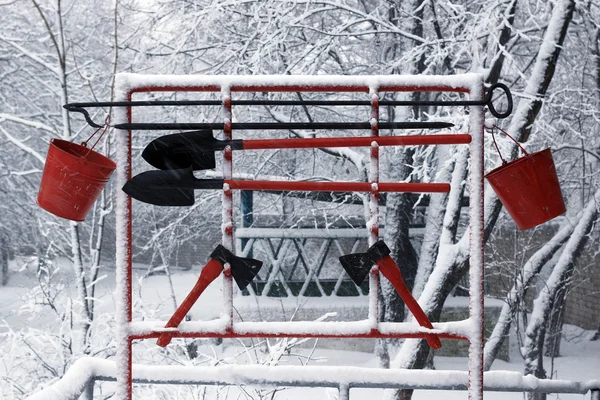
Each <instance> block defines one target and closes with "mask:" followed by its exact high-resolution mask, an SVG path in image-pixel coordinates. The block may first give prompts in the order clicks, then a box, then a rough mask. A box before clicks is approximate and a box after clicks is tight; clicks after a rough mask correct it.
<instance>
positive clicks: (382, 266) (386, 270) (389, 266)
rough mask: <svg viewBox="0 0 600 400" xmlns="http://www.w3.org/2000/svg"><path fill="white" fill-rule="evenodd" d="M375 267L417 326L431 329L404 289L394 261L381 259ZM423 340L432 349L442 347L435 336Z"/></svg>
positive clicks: (411, 297)
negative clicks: (398, 296) (406, 308)
mask: <svg viewBox="0 0 600 400" xmlns="http://www.w3.org/2000/svg"><path fill="white" fill-rule="evenodd" d="M377 266H378V267H379V271H381V273H382V274H383V276H385V277H386V278H387V280H388V281H390V283H391V284H392V285H393V286H394V288H395V289H396V291H397V292H398V294H399V295H400V297H401V298H402V300H403V301H404V303H405V304H406V306H407V307H408V309H409V310H410V312H411V313H412V314H413V315H414V316H415V318H416V319H417V322H418V323H419V325H421V326H422V327H425V328H429V329H433V325H431V322H430V321H429V318H427V315H425V313H424V312H423V309H422V308H421V306H420V305H419V303H418V302H417V300H415V298H414V297H413V295H412V294H411V293H410V290H408V288H407V287H406V284H405V283H404V279H402V274H400V268H398V265H396V263H395V262H394V260H392V258H391V257H390V256H386V257H383V258H381V259H380V260H379V261H378V262H377ZM425 340H427V344H429V346H430V347H431V348H432V349H439V348H440V347H442V342H440V338H439V337H438V336H437V335H433V334H428V335H426V336H425Z"/></svg>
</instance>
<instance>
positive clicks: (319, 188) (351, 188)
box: [161, 171, 450, 193]
mask: <svg viewBox="0 0 600 400" xmlns="http://www.w3.org/2000/svg"><path fill="white" fill-rule="evenodd" d="M161 172H162V171H161ZM215 181H216V180H215ZM206 182H207V181H203V180H200V179H198V180H197V184H196V185H195V188H196V189H209V188H210V189H212V187H207V183H206ZM223 182H224V183H227V184H228V185H229V187H230V188H231V189H234V190H286V191H287V190H289V191H308V192H370V191H372V190H373V184H372V183H370V182H312V181H259V180H256V181H251V180H232V179H225V180H224V181H223ZM211 183H213V182H211ZM377 190H378V191H379V192H380V193H381V192H419V193H448V192H449V191H450V184H448V183H418V182H417V183H413V182H409V183H396V182H380V183H378V184H377Z"/></svg>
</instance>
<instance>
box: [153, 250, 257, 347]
mask: <svg viewBox="0 0 600 400" xmlns="http://www.w3.org/2000/svg"><path fill="white" fill-rule="evenodd" d="M210 258H211V260H210V261H209V262H208V263H207V264H206V265H205V266H204V268H202V272H200V276H199V277H198V281H197V282H196V284H195V285H194V287H193V288H192V290H191V291H190V293H189V294H188V295H187V297H186V298H185V300H183V302H182V303H181V304H180V305H179V307H177V310H175V312H174V313H173V315H172V316H171V319H169V321H168V322H167V324H166V325H165V328H176V327H178V326H179V324H180V323H181V321H182V320H183V318H184V317H185V315H186V314H187V313H188V312H189V311H190V309H191V308H192V306H193V305H194V303H195V302H196V300H198V297H200V295H201V294H202V292H204V290H205V289H206V288H207V287H208V285H210V283H211V282H212V281H214V280H215V279H217V277H218V276H219V275H220V274H221V271H223V268H224V266H225V263H229V265H230V267H231V275H232V276H233V279H234V280H235V282H236V283H237V285H238V287H239V288H240V290H241V289H244V288H245V287H246V286H248V284H250V282H252V280H253V279H254V277H255V276H256V274H258V271H260V268H261V267H262V264H263V263H262V261H259V260H255V259H253V258H242V257H237V256H235V255H234V254H233V253H232V252H231V251H229V250H227V249H226V248H225V247H223V246H221V245H218V246H217V247H216V248H215V250H214V251H213V252H212V253H211V254H210ZM172 337H173V336H172V335H171V333H170V332H165V333H162V334H161V335H160V336H159V337H158V340H157V341H156V344H157V345H159V346H161V347H165V346H166V345H168V344H169V343H170V342H171V339H172Z"/></svg>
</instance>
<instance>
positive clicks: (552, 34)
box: [392, 0, 574, 369]
mask: <svg viewBox="0 0 600 400" xmlns="http://www.w3.org/2000/svg"><path fill="white" fill-rule="evenodd" d="M573 8H574V2H573V1H572V0H563V1H562V2H560V3H558V4H557V5H556V6H555V7H554V10H553V12H552V16H551V19H550V23H549V25H548V29H547V30H546V33H545V35H544V39H543V42H542V44H541V46H540V50H539V51H538V55H537V57H536V61H535V64H534V67H533V72H532V76H531V77H530V79H529V81H528V84H527V87H526V89H525V92H526V93H527V94H529V96H527V97H524V98H523V99H522V100H521V101H520V102H519V105H518V107H517V109H516V111H515V114H514V117H513V119H512V122H511V125H510V128H509V131H510V132H511V133H513V134H515V136H516V137H517V140H519V139H520V140H526V139H527V138H528V136H529V133H530V130H531V125H532V124H533V122H534V121H535V118H536V117H537V114H538V113H539V110H540V106H541V99H542V98H543V96H544V95H545V93H546V91H547V89H548V86H549V85H550V82H551V80H552V77H553V75H554V70H555V66H556V62H557V60H558V56H559V55H560V51H561V46H562V43H563V41H564V37H565V35H566V30H567V28H568V26H569V23H570V21H571V18H572V15H573ZM501 207H502V205H501V204H500V202H499V201H498V199H497V198H496V196H495V195H493V194H491V193H489V192H488V193H486V196H485V202H484V209H485V221H484V241H487V238H488V237H489V235H490V233H491V230H492V229H493V227H494V225H495V222H496V220H497V218H498V215H499V213H500V210H501ZM467 237H468V234H467V233H465V234H464V235H463V237H462V238H461V240H460V241H459V242H458V243H457V244H456V245H449V246H445V247H447V248H446V249H444V252H443V254H444V257H442V258H440V257H438V258H437V261H436V266H435V268H434V271H433V273H432V275H431V278H430V279H429V281H428V282H427V283H426V286H425V288H426V290H425V292H427V295H426V296H425V295H421V297H420V298H419V303H420V304H421V305H422V306H423V309H424V311H425V312H426V313H427V314H428V315H429V316H430V317H431V319H433V320H435V319H436V318H437V317H439V315H440V313H441V308H442V306H443V303H444V301H445V299H446V297H447V296H448V294H449V293H450V291H451V290H452V288H453V287H454V286H455V285H456V284H457V282H458V281H459V280H460V279H461V278H462V276H463V275H464V274H465V273H466V271H467V270H468V246H467V239H466V238H467ZM430 285H433V286H435V290H427V287H428V286H430ZM425 292H424V293H425ZM428 352H429V347H428V346H427V345H426V344H425V345H424V344H422V343H420V341H419V340H412V339H410V340H406V341H405V342H404V344H403V346H402V348H401V349H400V352H399V353H398V355H397V357H396V358H395V359H394V360H393V362H392V365H393V366H394V367H398V368H409V369H410V368H412V369H414V368H423V366H424V365H425V362H426V359H427V356H426V355H427V353H428Z"/></svg>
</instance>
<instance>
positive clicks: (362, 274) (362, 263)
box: [340, 253, 373, 286]
mask: <svg viewBox="0 0 600 400" xmlns="http://www.w3.org/2000/svg"><path fill="white" fill-rule="evenodd" d="M340 263H342V267H344V269H345V270H346V273H347V274H348V276H349V277H350V279H352V280H353V281H354V283H356V286H360V285H361V284H362V283H363V281H364V280H365V278H366V277H367V275H369V271H370V270H371V267H372V266H373V264H372V263H371V259H370V257H369V255H368V254H367V253H354V254H346V255H344V256H341V257H340Z"/></svg>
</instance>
